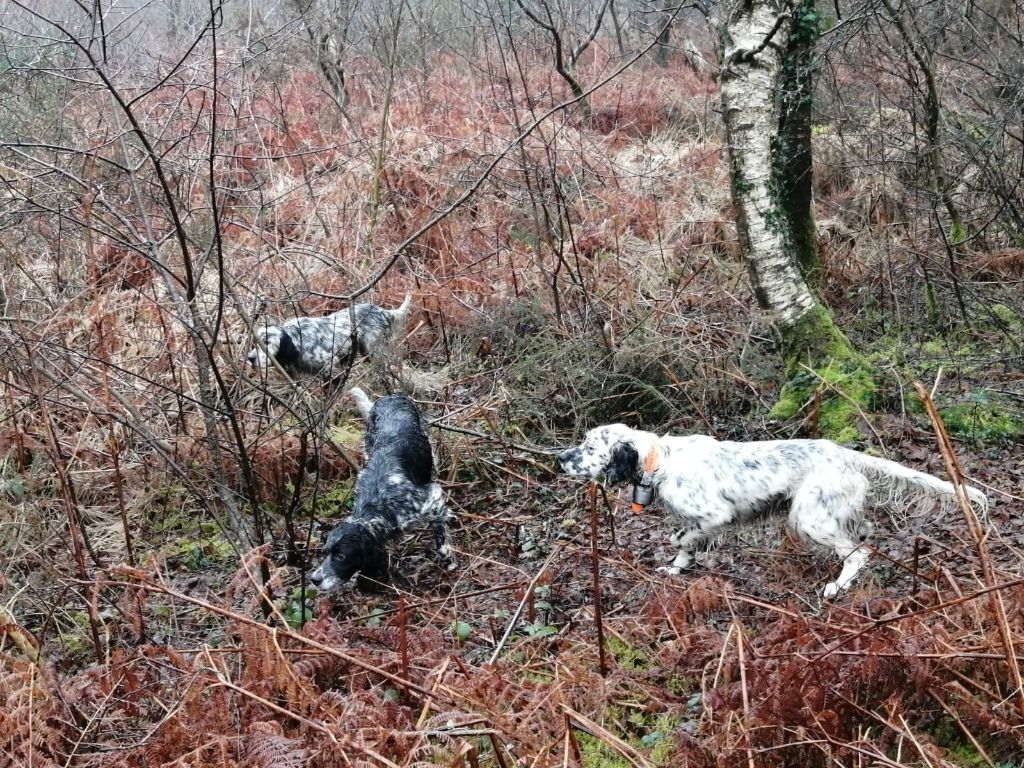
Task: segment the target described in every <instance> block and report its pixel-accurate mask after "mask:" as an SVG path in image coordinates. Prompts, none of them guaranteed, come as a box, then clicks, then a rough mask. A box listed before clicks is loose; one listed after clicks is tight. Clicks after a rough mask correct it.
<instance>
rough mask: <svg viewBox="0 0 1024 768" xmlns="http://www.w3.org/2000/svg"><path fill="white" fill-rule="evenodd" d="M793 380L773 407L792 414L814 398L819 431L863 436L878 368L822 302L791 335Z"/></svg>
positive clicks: (848, 438)
mask: <svg viewBox="0 0 1024 768" xmlns="http://www.w3.org/2000/svg"><path fill="white" fill-rule="evenodd" d="M785 343H786V347H787V349H789V350H791V351H790V353H789V354H788V356H787V360H786V370H787V375H788V379H787V381H786V384H785V386H784V387H783V388H782V392H781V393H780V395H779V399H778V402H777V403H776V404H775V407H774V408H773V409H772V411H771V417H772V418H775V419H791V418H793V417H795V416H796V415H797V414H798V413H800V412H801V411H803V410H804V409H806V408H807V406H808V405H810V404H811V403H812V402H813V403H815V412H814V416H815V418H816V421H817V425H816V426H817V430H816V431H817V432H818V434H820V435H821V436H822V437H826V438H828V439H830V440H835V441H836V442H837V443H856V442H858V441H859V440H860V439H861V434H860V430H859V429H858V424H859V423H860V421H861V418H862V415H863V414H864V413H865V412H867V411H868V410H870V409H871V408H872V406H873V404H874V399H875V392H876V384H875V379H874V368H873V367H872V365H871V364H870V362H869V361H868V360H867V359H866V358H865V357H864V356H862V355H860V354H859V353H858V352H857V351H856V350H855V349H854V348H853V345H852V344H850V341H849V339H847V338H846V336H845V335H844V334H843V332H842V331H840V330H839V328H837V327H836V325H835V323H834V322H833V321H832V316H831V315H830V314H829V312H828V310H827V309H825V308H824V307H821V306H818V307H815V308H814V309H813V310H811V311H810V312H808V313H807V314H806V315H805V316H804V317H803V318H802V319H801V320H800V321H798V323H797V324H796V326H795V327H794V328H792V329H790V330H788V331H787V332H786V334H785Z"/></svg>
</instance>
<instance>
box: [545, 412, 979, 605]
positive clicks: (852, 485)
mask: <svg viewBox="0 0 1024 768" xmlns="http://www.w3.org/2000/svg"><path fill="white" fill-rule="evenodd" d="M559 460H560V462H561V464H562V468H563V470H564V471H565V472H566V473H567V474H569V475H573V476H576V477H589V478H592V479H596V478H598V477H599V476H602V475H603V476H604V478H605V480H606V481H607V482H608V483H609V484H611V485H619V484H624V483H632V484H633V485H634V505H633V508H634V510H637V511H639V509H642V508H643V506H645V505H646V504H647V503H649V502H650V501H651V500H653V498H655V497H656V498H658V499H660V501H661V503H662V505H663V506H664V507H665V509H666V510H667V511H668V512H669V513H671V515H673V516H674V517H675V518H676V519H677V520H678V522H679V523H680V524H681V529H680V530H678V531H676V532H675V533H674V534H673V536H671V537H670V539H669V540H670V542H671V543H672V544H673V545H674V546H675V547H677V549H678V554H677V555H676V557H675V559H674V560H673V561H672V564H671V565H669V566H667V567H662V568H659V570H662V571H664V572H667V573H670V574H672V575H678V574H679V573H681V572H682V571H683V569H685V568H689V567H690V565H691V564H692V563H693V559H694V552H695V551H696V550H697V549H698V548H700V547H706V546H707V545H708V544H709V543H710V541H711V539H712V537H714V536H715V535H716V534H717V533H718V532H719V531H720V530H721V529H722V528H724V527H725V526H728V525H730V524H737V523H744V522H749V521H752V520H754V519H757V518H760V517H763V516H766V515H772V514H781V513H783V512H785V511H787V510H788V512H789V522H790V525H791V526H792V527H793V529H794V530H795V531H796V533H798V534H799V535H800V536H802V537H804V538H806V539H810V540H811V541H813V542H815V543H817V544H820V545H822V546H824V547H828V548H830V549H832V551H834V552H835V554H836V556H837V557H839V558H840V560H842V561H843V567H842V571H841V573H840V574H839V577H838V578H837V579H836V580H835V581H831V582H829V583H828V584H827V585H826V586H825V589H824V590H823V592H822V596H823V597H825V598H831V597H835V596H836V595H837V594H838V593H839V592H840V591H842V590H844V589H846V588H847V587H849V586H850V584H851V582H853V580H854V578H855V577H856V576H857V574H858V572H859V571H860V570H861V568H863V567H864V565H865V564H866V562H867V560H868V556H869V549H868V547H867V546H866V545H865V544H864V541H865V540H866V539H867V537H868V536H869V534H870V533H871V530H872V526H871V524H870V523H869V522H867V521H866V520H865V519H864V509H865V507H866V506H867V504H868V503H869V502H873V503H878V502H892V503H894V504H896V505H898V506H902V507H903V508H904V509H906V508H908V507H909V506H910V505H921V504H924V503H928V502H931V503H933V504H934V503H936V502H938V503H947V504H951V503H953V500H954V499H955V491H954V489H953V485H952V484H951V483H947V482H945V481H944V480H940V479H939V478H937V477H933V476H932V475H929V474H925V473H924V472H917V471H915V470H913V469H908V468H907V467H904V466H903V465H902V464H898V463H896V462H895V461H889V460H887V459H879V458H875V457H873V456H868V455H866V454H863V453H859V452H858V451H854V450H851V449H849V448H843V447H842V446H840V445H838V444H836V443H833V442H832V441H830V440H767V441H760V442H749V443H740V442H729V441H724V440H723V441H720V440H717V439H715V438H713V437H708V436H705V435H691V436H687V437H674V436H667V437H658V436H657V435H655V434H653V433H651V432H644V431H641V430H637V429H631V428H630V427H627V426H626V425H624V424H610V425H606V426H601V427H596V428H595V429H592V430H590V431H589V432H587V434H586V436H585V437H584V439H583V442H582V443H581V444H580V445H579V446H577V447H574V448H569V449H567V450H565V451H562V452H561V453H560V454H559ZM965 491H966V493H967V496H968V497H969V498H970V499H971V501H973V502H975V503H976V504H978V505H979V507H981V508H982V509H985V508H986V507H987V504H988V500H987V499H986V497H985V494H983V493H982V492H981V491H979V490H977V489H976V488H970V487H966V486H965ZM645 497H646V498H645Z"/></svg>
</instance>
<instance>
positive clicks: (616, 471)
mask: <svg viewBox="0 0 1024 768" xmlns="http://www.w3.org/2000/svg"><path fill="white" fill-rule="evenodd" d="M639 471H640V454H639V453H637V450H636V448H635V447H634V445H633V444H632V443H627V442H621V443H616V444H615V445H613V446H612V453H611V458H610V459H609V460H608V466H607V467H605V470H604V476H605V480H606V481H607V482H608V484H609V485H618V484H620V483H628V482H631V481H633V480H634V479H635V478H636V476H637V474H638V473H639Z"/></svg>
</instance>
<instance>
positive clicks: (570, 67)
mask: <svg viewBox="0 0 1024 768" xmlns="http://www.w3.org/2000/svg"><path fill="white" fill-rule="evenodd" d="M611 1H612V0H602V1H601V5H600V6H599V8H598V10H597V14H596V15H595V17H594V20H593V23H592V24H591V25H590V29H589V31H587V30H583V31H582V32H583V34H582V35H581V37H580V39H579V41H578V42H577V43H576V44H575V45H572V43H571V41H570V32H571V31H572V30H571V26H570V24H571V20H570V19H569V18H568V14H567V13H565V12H561V13H560V12H559V9H558V8H553V7H552V4H551V2H550V1H549V0H537V2H536V4H537V7H536V8H534V7H532V5H531V0H516V5H518V6H519V8H520V9H521V10H522V12H523V13H524V14H526V17H527V18H528V19H529V20H530V21H532V22H533V23H534V24H536V25H537V26H538V27H540V28H541V29H542V30H544V32H545V33H546V34H547V35H549V36H550V38H551V57H552V63H553V64H554V67H555V71H556V72H557V73H558V74H559V76H560V77H561V78H562V79H563V80H565V82H566V83H567V84H568V85H569V90H570V91H572V95H573V96H574V97H575V98H576V100H577V103H578V104H579V106H580V111H581V112H582V113H583V115H584V117H585V118H589V117H590V102H589V101H588V100H587V98H586V93H585V89H584V87H583V84H582V83H581V82H580V79H579V75H578V74H577V71H576V66H577V64H579V60H580V57H581V56H582V55H583V54H584V53H585V52H586V50H587V48H589V47H590V44H591V43H592V42H594V38H595V37H597V34H598V32H600V31H601V25H602V24H603V23H604V15H605V12H606V11H607V10H608V7H609V6H610V5H611ZM570 46H571V48H570Z"/></svg>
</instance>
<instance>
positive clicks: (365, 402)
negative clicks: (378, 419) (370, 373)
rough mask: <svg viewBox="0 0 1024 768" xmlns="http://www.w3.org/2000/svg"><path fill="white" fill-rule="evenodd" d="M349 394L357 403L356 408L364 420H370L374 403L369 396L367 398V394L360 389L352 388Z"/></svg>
mask: <svg viewBox="0 0 1024 768" xmlns="http://www.w3.org/2000/svg"><path fill="white" fill-rule="evenodd" d="M348 393H349V394H350V395H352V399H353V400H355V401H356V408H357V409H358V410H359V415H360V416H362V417H363V418H364V419H368V418H370V411H371V410H373V401H372V400H371V399H370V398H369V396H367V394H366V393H365V392H363V390H361V389H360V388H359V387H352V389H350V390H349V391H348Z"/></svg>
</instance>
